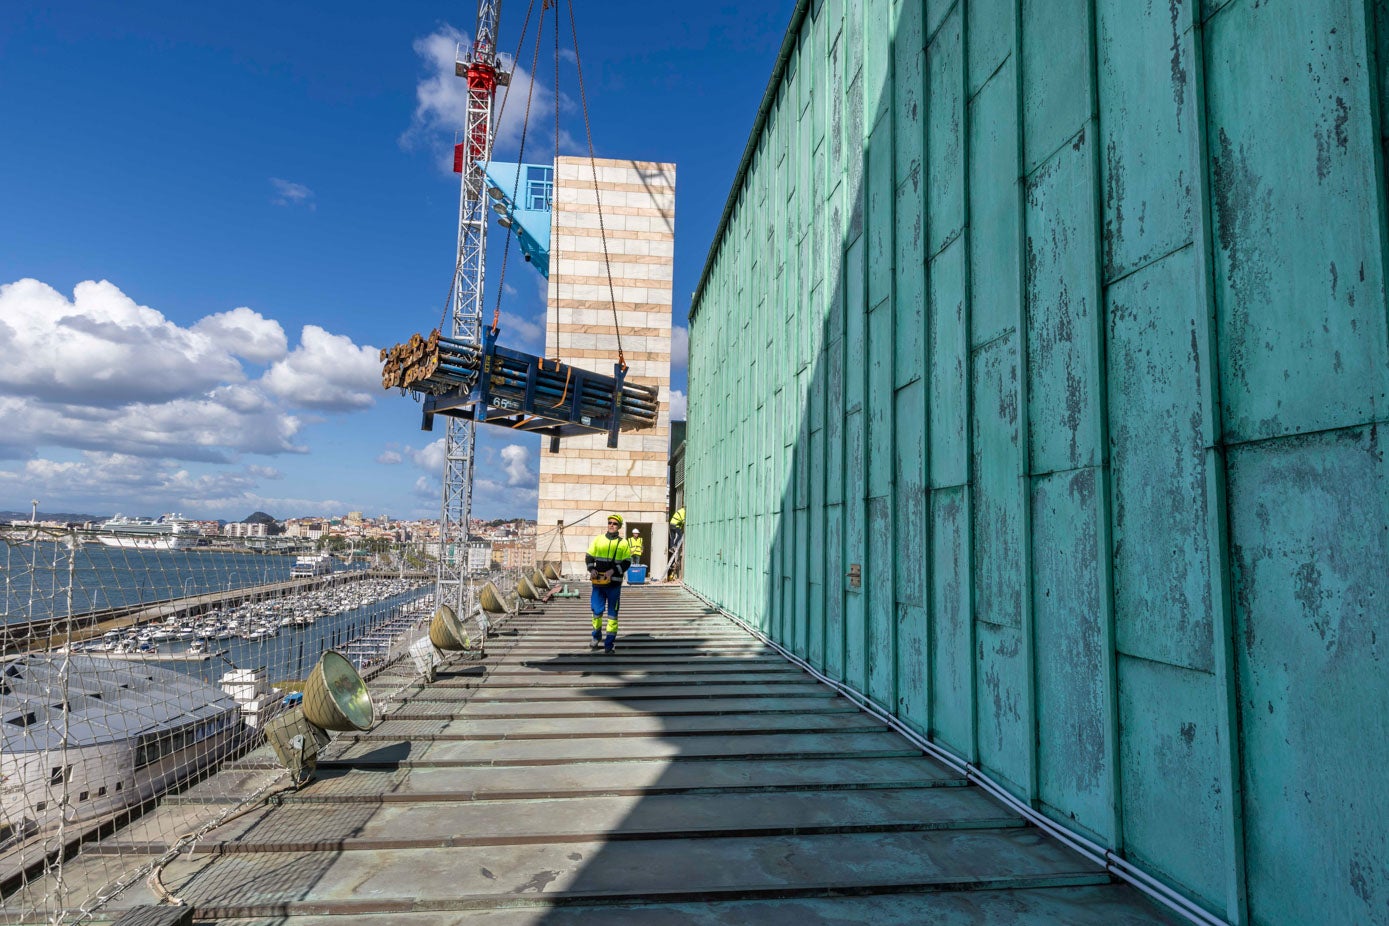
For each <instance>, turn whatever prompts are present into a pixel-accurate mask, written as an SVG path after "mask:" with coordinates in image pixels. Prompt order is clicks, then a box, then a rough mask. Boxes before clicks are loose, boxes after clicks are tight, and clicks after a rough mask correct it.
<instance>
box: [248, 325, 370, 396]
mask: <svg viewBox="0 0 1389 926" xmlns="http://www.w3.org/2000/svg"><path fill="white" fill-rule="evenodd" d="M261 381H262V382H263V383H264V384H265V388H267V389H268V390H270V392H272V393H274V394H275V395H276V396H278V397H279V398H280V399H282V400H283V401H285V402H287V403H289V404H292V405H297V406H301V407H304V408H316V409H323V410H325V411H349V410H353V409H362V408H369V407H371V406H372V405H374V404H375V403H376V393H378V392H380V391H381V360H380V356H379V352H378V351H377V349H376V348H374V347H358V346H357V345H356V344H354V343H352V339H351V338H348V337H346V336H344V335H341V334H330V333H329V332H327V331H324V330H323V329H322V328H320V327H318V326H317V325H305V326H304V330H303V332H302V333H301V334H300V336H299V346H298V347H297V348H295V349H294V350H293V351H291V352H290V353H289V355H288V356H286V357H285V358H284V359H283V360H279V361H277V362H276V363H275V365H274V366H272V367H271V368H270V369H269V370H267V371H266V373H265V376H264V377H262V380H261Z"/></svg>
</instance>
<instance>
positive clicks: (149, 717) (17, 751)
mask: <svg viewBox="0 0 1389 926" xmlns="http://www.w3.org/2000/svg"><path fill="white" fill-rule="evenodd" d="M0 692H3V695H4V710H3V711H0V846H3V845H6V844H9V843H11V842H12V841H14V840H16V839H20V838H23V837H25V836H28V835H30V834H33V833H36V832H42V831H44V830H46V829H48V828H49V827H51V826H54V825H56V824H57V823H58V822H59V821H60V820H62V821H64V822H67V823H77V822H82V821H84V820H92V819H96V818H99V817H103V816H105V815H107V814H110V813H112V812H115V811H118V810H123V809H125V808H128V807H133V806H135V805H137V804H140V803H143V802H144V801H146V800H148V799H149V798H151V797H154V796H156V795H158V794H162V793H163V792H164V791H166V790H168V789H169V788H171V787H175V786H176V785H178V784H179V783H180V782H182V781H185V780H187V779H188V778H190V777H192V776H194V775H197V774H198V773H200V772H202V771H203V770H205V769H206V768H208V767H209V766H211V765H212V764H214V763H216V762H218V761H220V760H221V759H223V758H225V757H227V756H228V755H230V754H231V753H232V752H233V751H234V750H236V749H237V748H238V747H240V746H241V745H242V744H243V743H244V742H245V741H246V737H247V735H248V734H249V728H248V727H247V725H246V723H245V722H244V721H243V717H242V715H243V710H242V703H241V700H240V699H238V698H237V697H236V696H235V694H236V693H235V692H233V691H228V690H222V689H218V688H214V687H212V686H210V685H208V684H206V683H204V682H201V681H199V680H198V679H196V678H193V677H192V676H189V675H185V674H184V673H181V672H176V671H174V670H172V669H164V668H159V667H156V666H150V665H147V664H137V663H133V662H127V661H124V660H119V659H109V658H94V657H92V656H84V655H77V654H71V655H66V656H58V657H52V656H42V655H34V656H21V657H16V658H12V659H9V660H6V661H5V662H4V669H3V672H0ZM60 757H61V758H60Z"/></svg>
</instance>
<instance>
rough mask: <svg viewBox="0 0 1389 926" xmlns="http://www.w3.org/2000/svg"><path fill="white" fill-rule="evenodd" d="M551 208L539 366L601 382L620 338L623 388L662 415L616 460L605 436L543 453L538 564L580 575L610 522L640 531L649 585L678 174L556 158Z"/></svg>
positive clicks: (655, 546) (660, 554) (661, 543)
mask: <svg viewBox="0 0 1389 926" xmlns="http://www.w3.org/2000/svg"><path fill="white" fill-rule="evenodd" d="M595 173H596V174H597V184H596V186H597V192H596V194H595V189H594V188H595V182H594V180H595V178H594V174H595ZM600 201H601V204H602V213H601V222H600V214H599V209H598V206H599V203H600ZM553 203H554V205H553V213H552V219H551V226H550V283H549V298H548V302H549V313H548V317H547V323H546V334H545V339H546V345H545V355H546V356H547V357H558V358H559V359H560V360H563V361H564V362H565V363H569V364H572V365H574V366H578V367H583V368H585V369H590V370H594V371H596V372H599V373H603V374H606V375H609V376H610V375H612V372H613V364H614V363H616V362H617V356H618V340H619V336H620V339H621V346H622V351H623V354H624V356H625V358H626V361H627V366H628V373H627V376H628V379H629V380H630V381H633V382H639V383H645V384H649V385H654V386H658V387H660V390H661V393H660V395H661V409H660V417H659V420H658V424H657V426H656V427H655V428H653V429H651V430H649V431H638V432H626V433H624V434H622V436H621V438H620V440H619V443H618V448H617V449H616V450H610V449H608V447H607V439H606V437H605V436H602V435H597V436H592V437H578V438H567V439H565V440H564V441H562V442H561V443H560V452H559V453H557V454H552V453H550V452H549V442H548V441H542V443H541V449H540V489H539V502H538V508H539V511H538V514H537V519H538V521H537V537H536V559H537V560H540V561H562V563H563V567H562V568H563V571H564V573H565V574H566V575H574V574H577V573H579V572H582V570H583V561H584V550H585V549H587V547H588V543H589V541H590V540H591V539H592V538H593V536H594V535H595V534H598V533H601V532H602V531H603V530H604V527H605V524H604V519H605V517H606V515H607V513H608V512H610V511H616V512H620V513H621V514H622V516H623V517H624V518H625V519H626V522H627V531H624V534H626V533H629V532H630V529H631V528H632V527H633V526H635V527H638V528H639V529H640V530H641V534H642V537H643V539H644V541H645V548H646V555H645V556H644V557H643V559H642V561H643V562H644V563H646V564H648V565H649V566H650V573H651V575H652V576H653V577H654V576H657V575H661V574H663V573H664V570H665V551H666V538H667V532H668V529H667V517H668V514H667V512H666V499H667V489H666V462H667V458H668V456H669V452H670V448H669V444H670V401H669V394H668V393H669V390H670V351H671V305H672V293H671V283H672V279H673V271H674V256H675V165H674V164H661V163H655V162H649V161H625V160H606V159H602V160H598V161H596V162H590V161H589V159H588V158H579V157H562V158H558V159H557V160H556V161H555V187H554V200H553ZM605 241H606V258H607V259H606V263H605V260H604V257H605V253H604V244H605ZM609 273H611V291H610V289H609V286H610V284H609ZM614 310H615V311H616V315H617V319H616V325H617V326H620V331H619V330H618V328H617V327H615V326H614V320H613V314H614ZM560 522H563V528H562V530H557V528H558V526H559V524H560Z"/></svg>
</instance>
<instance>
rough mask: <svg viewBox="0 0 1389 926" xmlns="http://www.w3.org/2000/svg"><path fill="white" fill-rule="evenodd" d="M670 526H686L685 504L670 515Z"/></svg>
mask: <svg viewBox="0 0 1389 926" xmlns="http://www.w3.org/2000/svg"><path fill="white" fill-rule="evenodd" d="M670 526H671V527H684V526H685V506H684V505H681V506H680V508H679V509H678V510H677V511H676V512H675V514H673V515H671V516H670Z"/></svg>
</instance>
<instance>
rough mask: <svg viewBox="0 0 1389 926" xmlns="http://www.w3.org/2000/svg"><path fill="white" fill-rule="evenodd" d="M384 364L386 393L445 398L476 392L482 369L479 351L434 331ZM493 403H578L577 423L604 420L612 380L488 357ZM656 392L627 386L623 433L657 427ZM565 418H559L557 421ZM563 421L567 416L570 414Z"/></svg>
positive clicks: (541, 410)
mask: <svg viewBox="0 0 1389 926" xmlns="http://www.w3.org/2000/svg"><path fill="white" fill-rule="evenodd" d="M381 360H382V361H384V365H383V367H382V373H381V385H382V387H383V388H386V389H393V388H399V389H406V390H409V391H411V392H420V393H427V394H430V395H443V394H444V393H447V392H451V391H453V390H455V389H460V388H461V389H465V390H468V389H472V387H473V386H474V385H476V384H477V382H478V377H479V376H480V375H481V372H482V367H483V364H484V358H483V351H482V349H481V348H480V347H478V346H476V345H471V344H465V343H463V342H462V341H457V340H454V339H453V338H447V337H444V336H443V335H441V334H440V333H439V330H438V329H437V328H436V329H435V330H434V331H431V332H430V334H429V337H428V338H424V337H421V336H420V335H418V334H415V335H411V337H410V340H408V341H406V342H405V343H404V344H397V345H396V346H395V347H392V348H383V349H382V350H381ZM487 368H488V371H487V372H488V375H487V390H488V396H489V404H491V405H493V406H495V407H498V408H508V409H516V410H522V411H526V412H532V413H536V414H545V413H546V412H547V411H548V410H550V409H566V410H567V409H570V408H572V407H573V403H574V401H575V399H576V398H577V400H578V414H579V420H581V421H583V422H584V423H585V424H587V423H588V420H590V419H606V418H607V417H608V416H609V414H610V413H611V409H612V404H613V379H612V377H610V376H603V375H602V374H598V373H593V372H590V371H587V370H584V371H581V372H582V375H581V376H576V375H575V374H576V373H578V372H580V371H578V370H577V368H573V367H570V366H569V365H568V364H564V363H560V362H559V361H553V360H541V359H538V358H535V357H531V356H530V355H527V354H521V353H519V352H517V351H505V352H502V351H500V350H499V351H498V352H496V353H494V354H492V355H491V356H490V357H488V358H487ZM532 368H535V369H536V373H535V387H534V401H533V402H532V404H531V407H529V408H526V407H525V400H526V386H527V380H528V378H529V376H530V373H531V370H532ZM659 411H660V409H659V402H658V393H657V390H656V389H655V388H654V387H652V386H643V385H640V384H637V383H624V384H623V386H622V408H621V414H620V416H619V417H620V420H621V424H622V426H623V428H646V427H651V426H653V425H655V423H656V416H657V414H658V413H659ZM556 417H561V416H558V415H557V416H556ZM562 417H566V418H567V417H569V416H568V415H567V414H566V415H564V416H562Z"/></svg>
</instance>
